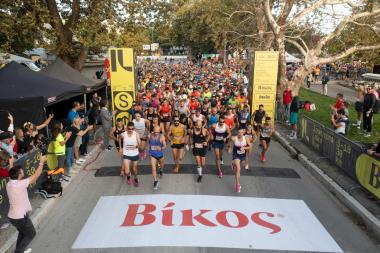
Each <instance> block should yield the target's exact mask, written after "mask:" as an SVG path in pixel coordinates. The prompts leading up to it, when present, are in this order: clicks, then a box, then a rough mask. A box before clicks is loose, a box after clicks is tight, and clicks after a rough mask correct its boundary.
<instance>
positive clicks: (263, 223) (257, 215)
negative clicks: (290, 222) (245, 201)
mask: <svg viewBox="0 0 380 253" xmlns="http://www.w3.org/2000/svg"><path fill="white" fill-rule="evenodd" d="M261 214H266V215H267V216H268V217H271V218H273V217H274V214H273V213H267V212H258V213H254V214H252V216H251V218H252V221H253V222H254V223H256V224H257V225H260V226H262V227H265V228H268V229H271V230H272V232H270V233H271V234H276V233H278V232H280V231H281V227H279V226H277V225H275V224H273V223H269V222H267V221H265V220H263V219H261V218H260V215H261Z"/></svg>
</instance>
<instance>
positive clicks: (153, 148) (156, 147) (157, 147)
mask: <svg viewBox="0 0 380 253" xmlns="http://www.w3.org/2000/svg"><path fill="white" fill-rule="evenodd" d="M150 149H151V150H155V151H160V150H161V147H160V146H150Z"/></svg>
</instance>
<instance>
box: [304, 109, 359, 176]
mask: <svg viewBox="0 0 380 253" xmlns="http://www.w3.org/2000/svg"><path fill="white" fill-rule="evenodd" d="M298 136H299V137H300V138H301V139H302V141H303V142H304V143H306V144H308V145H310V147H312V148H313V149H315V150H316V151H318V153H319V154H321V155H322V156H324V157H326V158H328V159H329V161H331V162H332V163H334V164H335V165H336V166H338V167H339V168H341V169H342V170H344V171H345V172H346V173H347V174H348V175H349V176H350V177H351V178H352V179H354V180H356V179H357V178H356V160H357V158H358V157H359V156H360V155H361V154H363V151H364V150H363V147H362V146H361V145H359V144H357V143H355V142H353V141H351V140H349V139H347V138H346V137H345V136H343V135H340V134H336V133H335V132H334V131H333V130H332V129H331V128H328V127H325V126H324V125H322V124H321V123H319V122H317V121H315V120H313V119H311V118H309V117H307V116H304V115H302V114H301V115H300V120H299V134H298Z"/></svg>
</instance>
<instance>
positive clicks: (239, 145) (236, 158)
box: [229, 127, 251, 192]
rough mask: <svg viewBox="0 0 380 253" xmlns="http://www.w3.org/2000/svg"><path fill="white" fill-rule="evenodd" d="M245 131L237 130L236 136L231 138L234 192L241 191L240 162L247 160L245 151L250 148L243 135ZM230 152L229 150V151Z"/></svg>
mask: <svg viewBox="0 0 380 253" xmlns="http://www.w3.org/2000/svg"><path fill="white" fill-rule="evenodd" d="M244 132H245V130H244V129H243V128H241V127H239V129H238V135H237V136H234V137H232V143H233V150H232V152H233V153H232V169H233V170H234V172H235V180H236V188H235V190H236V192H240V191H241V185H240V168H241V162H242V161H245V160H246V159H247V151H248V150H249V149H250V148H251V142H250V140H249V137H246V136H245V135H244ZM229 152H231V148H230V149H229Z"/></svg>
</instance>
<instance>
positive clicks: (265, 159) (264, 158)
mask: <svg viewBox="0 0 380 253" xmlns="http://www.w3.org/2000/svg"><path fill="white" fill-rule="evenodd" d="M261 161H262V162H263V163H265V162H266V161H267V158H266V157H265V155H263V156H262V157H261Z"/></svg>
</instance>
